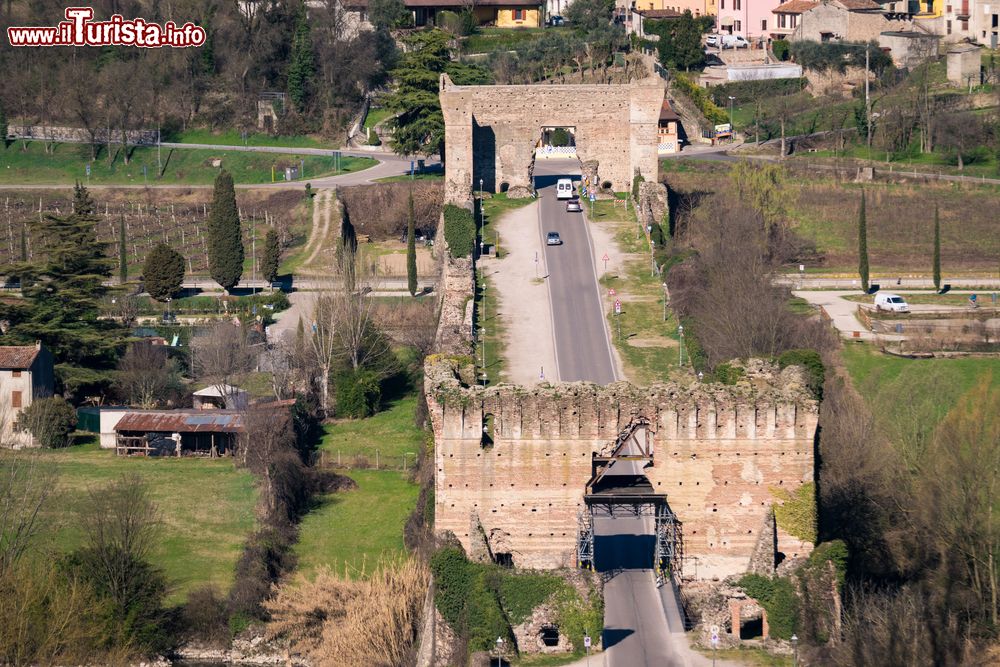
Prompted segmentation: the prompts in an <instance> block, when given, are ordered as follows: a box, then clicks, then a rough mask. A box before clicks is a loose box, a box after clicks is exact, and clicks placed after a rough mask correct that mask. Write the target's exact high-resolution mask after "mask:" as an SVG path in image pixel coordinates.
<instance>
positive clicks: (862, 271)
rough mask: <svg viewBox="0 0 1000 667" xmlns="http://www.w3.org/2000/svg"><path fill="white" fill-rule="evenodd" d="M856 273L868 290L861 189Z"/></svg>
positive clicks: (865, 237)
mask: <svg viewBox="0 0 1000 667" xmlns="http://www.w3.org/2000/svg"><path fill="white" fill-rule="evenodd" d="M858 275H860V276H861V289H863V290H864V291H865V292H867V291H868V222H867V221H866V220H865V191H864V190H862V191H861V208H860V210H859V211H858Z"/></svg>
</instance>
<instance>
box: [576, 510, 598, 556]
mask: <svg viewBox="0 0 1000 667" xmlns="http://www.w3.org/2000/svg"><path fill="white" fill-rule="evenodd" d="M577 522H578V524H579V526H580V531H579V533H578V536H577V540H576V564H577V567H579V568H581V569H587V570H593V569H594V517H593V514H592V513H591V512H580V513H579V514H577Z"/></svg>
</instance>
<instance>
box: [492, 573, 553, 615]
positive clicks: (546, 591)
mask: <svg viewBox="0 0 1000 667" xmlns="http://www.w3.org/2000/svg"><path fill="white" fill-rule="evenodd" d="M564 586H565V584H564V583H563V581H562V580H561V579H559V578H558V577H553V576H552V575H548V574H530V573H516V574H515V573H505V574H504V576H503V577H502V578H501V580H500V602H501V603H502V604H503V608H504V610H506V612H507V616H508V617H509V618H510V622H511V623H513V624H514V625H517V624H518V623H523V622H524V620H525V619H527V618H528V615H529V614H531V611H532V610H533V609H534V608H535V607H537V606H538V605H540V604H542V603H543V602H545V601H546V600H548V599H549V597H550V596H551V595H552V594H553V593H556V592H558V591H560V590H562V588H563V587H564Z"/></svg>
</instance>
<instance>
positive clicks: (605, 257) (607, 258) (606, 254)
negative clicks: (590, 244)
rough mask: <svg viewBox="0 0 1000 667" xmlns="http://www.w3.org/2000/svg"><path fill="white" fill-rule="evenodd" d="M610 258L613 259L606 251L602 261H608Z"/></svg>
mask: <svg viewBox="0 0 1000 667" xmlns="http://www.w3.org/2000/svg"><path fill="white" fill-rule="evenodd" d="M609 259H611V258H610V257H608V253H604V257H601V261H602V262H606V261H608V260H609Z"/></svg>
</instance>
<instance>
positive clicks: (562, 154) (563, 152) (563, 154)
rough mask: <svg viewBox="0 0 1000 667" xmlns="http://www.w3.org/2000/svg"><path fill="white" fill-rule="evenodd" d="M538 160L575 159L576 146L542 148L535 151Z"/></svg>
mask: <svg viewBox="0 0 1000 667" xmlns="http://www.w3.org/2000/svg"><path fill="white" fill-rule="evenodd" d="M535 157H536V158H543V159H544V158H573V157H576V146H541V147H539V148H536V149H535Z"/></svg>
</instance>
